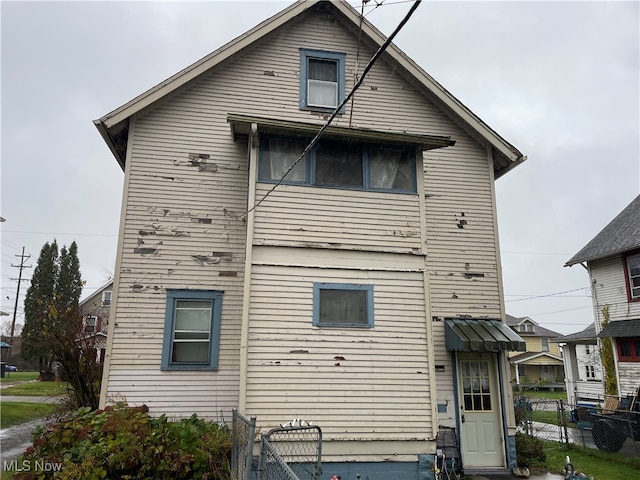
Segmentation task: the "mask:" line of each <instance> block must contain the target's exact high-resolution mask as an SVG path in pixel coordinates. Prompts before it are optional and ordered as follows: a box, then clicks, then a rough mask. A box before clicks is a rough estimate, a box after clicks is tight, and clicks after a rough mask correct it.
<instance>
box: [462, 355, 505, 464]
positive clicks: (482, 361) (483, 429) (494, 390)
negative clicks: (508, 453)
mask: <svg viewBox="0 0 640 480" xmlns="http://www.w3.org/2000/svg"><path fill="white" fill-rule="evenodd" d="M497 379H498V375H497V370H496V358H495V355H494V354H490V353H459V354H458V391H459V399H460V429H461V431H460V436H461V438H460V440H461V442H460V443H461V451H462V464H463V465H464V467H465V468H474V467H479V468H485V467H500V468H501V467H504V465H505V459H504V455H505V454H504V452H505V448H504V440H503V430H502V415H501V413H500V412H501V407H500V395H499V387H498V380H497Z"/></svg>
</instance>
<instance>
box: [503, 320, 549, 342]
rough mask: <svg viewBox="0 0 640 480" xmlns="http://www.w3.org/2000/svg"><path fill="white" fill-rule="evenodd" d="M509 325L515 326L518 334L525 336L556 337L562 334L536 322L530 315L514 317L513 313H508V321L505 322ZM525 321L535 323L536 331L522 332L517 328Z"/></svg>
mask: <svg viewBox="0 0 640 480" xmlns="http://www.w3.org/2000/svg"><path fill="white" fill-rule="evenodd" d="M505 323H506V324H507V325H509V326H510V327H511V328H513V329H514V330H515V331H516V332H517V333H518V335H520V336H523V337H550V338H556V337H558V336H560V334H559V333H558V332H554V331H553V330H549V329H548V328H544V327H541V326H540V325H539V324H538V322H536V321H535V320H533V319H531V318H529V317H520V318H518V317H514V316H512V315H509V314H507V321H506V322H505ZM523 323H531V324H533V325H535V331H533V332H521V331H520V330H518V329H516V327H519V326H520V325H521V324H523Z"/></svg>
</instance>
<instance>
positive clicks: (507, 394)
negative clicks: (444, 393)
mask: <svg viewBox="0 0 640 480" xmlns="http://www.w3.org/2000/svg"><path fill="white" fill-rule="evenodd" d="M524 159H526V157H523V158H522V161H524ZM487 160H488V162H487V163H488V168H489V182H490V183H489V184H490V189H491V205H492V206H493V208H492V210H493V211H492V214H493V237H494V239H495V245H496V276H497V281H498V298H499V303H500V305H499V308H500V319H501V320H502V321H504V320H505V318H506V317H507V314H506V310H505V306H504V283H503V280H502V259H501V256H500V236H499V233H498V209H497V200H496V178H495V170H494V158H493V148H492V147H491V145H488V146H487ZM513 166H515V165H513ZM513 166H512V168H513ZM496 357H497V361H498V384H499V385H500V386H501V388H500V392H501V395H500V396H501V397H502V398H501V399H500V403H501V404H502V422H503V423H502V435H503V440H504V444H503V445H504V447H505V448H504V453H505V460H506V465H507V467H509V468H510V467H511V465H512V464H513V463H515V461H516V459H515V458H511V456H512V446H511V443H510V442H511V439H512V438H513V439H514V440H513V441H514V445H513V447H514V448H513V449H514V450H515V435H516V416H515V412H514V407H513V388H512V385H511V364H510V362H509V358H508V357H509V354H508V352H498V353H497V354H496ZM517 375H518V367H517V366H516V376H517ZM503 387H504V388H503Z"/></svg>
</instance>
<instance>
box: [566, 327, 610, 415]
mask: <svg viewBox="0 0 640 480" xmlns="http://www.w3.org/2000/svg"><path fill="white" fill-rule="evenodd" d="M557 342H558V343H559V345H560V348H562V353H563V356H562V358H563V360H564V372H565V385H566V389H567V400H568V402H569V403H570V404H572V405H575V404H577V403H578V402H581V401H596V402H600V401H602V400H603V399H604V389H603V386H602V363H601V362H600V350H599V346H598V342H597V338H596V326H595V323H592V324H591V325H589V326H588V327H587V328H585V329H584V330H581V331H580V332H576V333H572V334H569V335H562V336H560V337H558V338H557Z"/></svg>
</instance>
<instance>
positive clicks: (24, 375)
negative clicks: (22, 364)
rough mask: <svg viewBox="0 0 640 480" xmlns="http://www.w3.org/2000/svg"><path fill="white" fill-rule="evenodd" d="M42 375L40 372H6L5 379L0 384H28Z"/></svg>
mask: <svg viewBox="0 0 640 480" xmlns="http://www.w3.org/2000/svg"><path fill="white" fill-rule="evenodd" d="M38 375H40V374H39V373H38V372H4V377H2V378H0V383H14V382H27V381H29V380H35V379H36V378H38Z"/></svg>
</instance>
